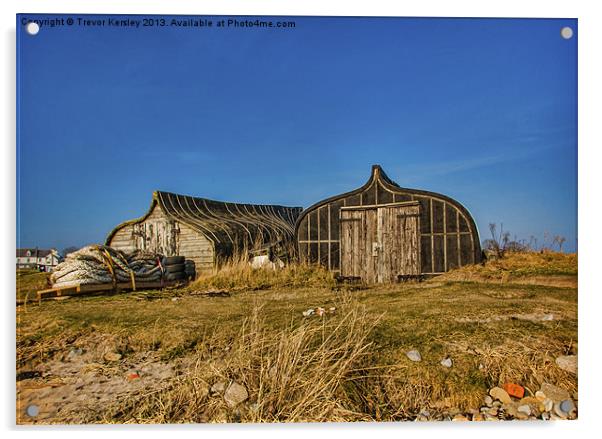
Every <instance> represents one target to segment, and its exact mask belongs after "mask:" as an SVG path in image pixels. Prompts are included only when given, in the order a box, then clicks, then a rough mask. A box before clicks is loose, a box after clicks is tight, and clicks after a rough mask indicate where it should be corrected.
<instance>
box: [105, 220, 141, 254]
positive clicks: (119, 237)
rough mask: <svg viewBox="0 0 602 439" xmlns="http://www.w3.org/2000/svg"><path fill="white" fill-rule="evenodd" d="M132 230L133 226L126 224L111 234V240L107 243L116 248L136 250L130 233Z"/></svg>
mask: <svg viewBox="0 0 602 439" xmlns="http://www.w3.org/2000/svg"><path fill="white" fill-rule="evenodd" d="M133 232H134V226H133V225H132V224H127V225H125V226H123V227H122V228H121V229H119V230H117V232H116V233H115V234H114V235H113V238H112V239H111V242H110V243H108V245H110V246H111V247H113V248H116V249H117V250H122V251H126V252H131V251H134V250H136V241H135V240H134V239H133V236H132V233H133Z"/></svg>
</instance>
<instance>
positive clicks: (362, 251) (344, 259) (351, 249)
mask: <svg viewBox="0 0 602 439" xmlns="http://www.w3.org/2000/svg"><path fill="white" fill-rule="evenodd" d="M376 220H377V211H376V209H341V213H340V221H341V226H340V229H339V230H340V232H339V233H340V243H341V244H340V245H341V247H340V248H341V276H343V277H347V278H361V279H362V280H363V281H364V282H367V283H375V282H377V259H378V251H377V248H376V247H377V241H376V240H377V223H376Z"/></svg>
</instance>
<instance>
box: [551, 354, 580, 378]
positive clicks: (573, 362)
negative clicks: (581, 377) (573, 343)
mask: <svg viewBox="0 0 602 439" xmlns="http://www.w3.org/2000/svg"><path fill="white" fill-rule="evenodd" d="M556 365H557V366H558V367H559V368H561V369H562V370H566V371H567V372H570V373H573V374H577V355H563V356H561V357H558V358H556Z"/></svg>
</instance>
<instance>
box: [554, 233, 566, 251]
mask: <svg viewBox="0 0 602 439" xmlns="http://www.w3.org/2000/svg"><path fill="white" fill-rule="evenodd" d="M565 241H566V238H565V237H564V236H561V235H556V236H554V241H553V242H555V243H556V244H558V251H559V252H562V244H564V242H565Z"/></svg>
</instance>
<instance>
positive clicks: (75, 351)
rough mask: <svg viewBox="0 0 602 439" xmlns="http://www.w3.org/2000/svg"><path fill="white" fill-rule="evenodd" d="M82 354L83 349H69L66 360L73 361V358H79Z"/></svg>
mask: <svg viewBox="0 0 602 439" xmlns="http://www.w3.org/2000/svg"><path fill="white" fill-rule="evenodd" d="M83 353H84V351H83V349H79V348H78V349H71V350H70V351H69V353H68V354H67V359H68V360H73V359H74V358H75V357H79V356H80V355H82V354H83Z"/></svg>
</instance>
